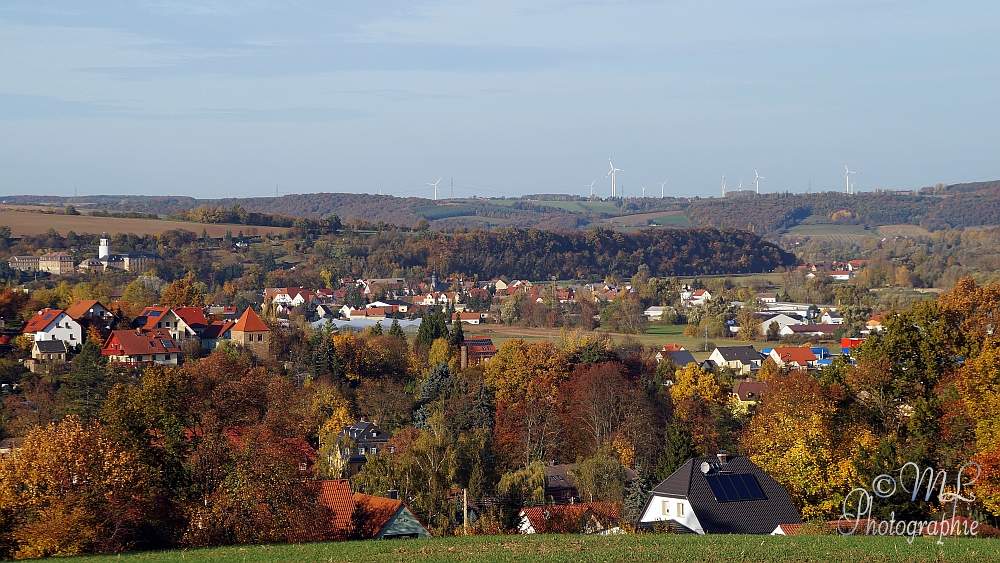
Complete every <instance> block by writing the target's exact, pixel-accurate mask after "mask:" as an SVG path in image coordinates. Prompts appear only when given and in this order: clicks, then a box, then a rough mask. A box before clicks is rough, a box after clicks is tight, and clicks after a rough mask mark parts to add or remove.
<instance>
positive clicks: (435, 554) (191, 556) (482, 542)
mask: <svg viewBox="0 0 1000 563" xmlns="http://www.w3.org/2000/svg"><path fill="white" fill-rule="evenodd" d="M997 552H1000V540H991V539H956V538H947V539H946V540H945V541H944V545H943V546H938V545H936V542H935V539H934V538H917V539H916V540H915V541H914V542H913V543H912V544H907V543H906V540H905V539H903V538H899V537H840V536H741V535H714V536H699V535H693V534H692V535H672V534H662V535H652V534H650V535H619V536H595V535H591V536H580V535H558V536H551V535H527V536H470V537H464V538H463V537H450V538H435V539H426V540H380V541H363V542H359V541H353V542H335V543H309V544H294V545H265V546H232V547H219V548H207V549H185V550H173V551H159V552H144V553H130V554H123V555H109V556H92V557H75V558H68V559H66V561H72V562H74V563H90V562H94V563H98V562H105V561H107V562H110V561H115V562H121V563H166V562H172V561H185V562H192V563H198V562H201V561H212V562H221V563H230V562H231V563H257V562H260V563H271V562H279V561H280V562H283V561H301V562H312V561H315V562H320V561H323V562H326V561H385V562H397V561H398V562H400V563H412V562H428V563H432V562H459V561H461V562H466V561H471V562H482V563H500V562H513V561H539V562H542V561H544V562H546V563H548V562H563V561H566V562H569V561H573V562H576V561H582V562H591V561H593V562H596V561H622V562H633V561H634V562H643V561H666V562H703V563H736V562H748V561H769V562H774V563H806V562H811V563H828V562H829V563H840V562H843V561H853V562H858V563H862V562H863V563H897V562H898V563H903V562H906V563H931V562H935V563H972V562H985V561H996V554H997Z"/></svg>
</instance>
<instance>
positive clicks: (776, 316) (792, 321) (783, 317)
mask: <svg viewBox="0 0 1000 563" xmlns="http://www.w3.org/2000/svg"><path fill="white" fill-rule="evenodd" d="M805 322H806V321H805V320H804V319H802V318H801V317H799V316H798V315H788V314H785V313H770V314H763V315H761V321H760V333H761V334H763V335H766V334H767V331H768V329H770V328H771V323H778V331H779V334H780V331H781V329H783V328H785V327H786V326H790V325H800V324H805Z"/></svg>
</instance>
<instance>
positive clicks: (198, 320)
mask: <svg viewBox="0 0 1000 563" xmlns="http://www.w3.org/2000/svg"><path fill="white" fill-rule="evenodd" d="M174 314H175V315H177V316H178V317H180V319H181V320H182V321H184V324H186V325H188V326H189V327H191V328H193V329H198V328H205V327H207V326H208V319H206V318H205V310H204V309H202V308H201V307H180V308H177V309H174Z"/></svg>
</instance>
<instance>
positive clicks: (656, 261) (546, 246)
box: [347, 227, 795, 280]
mask: <svg viewBox="0 0 1000 563" xmlns="http://www.w3.org/2000/svg"><path fill="white" fill-rule="evenodd" d="M347 253H348V254H350V255H352V256H356V257H364V258H365V259H366V261H367V262H368V263H369V264H371V265H373V266H374V265H378V266H379V267H378V271H393V270H400V269H407V268H411V267H414V266H426V267H431V268H435V269H437V271H438V272H458V273H463V274H465V275H467V276H472V275H475V274H478V275H479V277H480V278H483V279H487V278H495V277H500V276H507V277H508V278H511V279H513V278H519V279H530V280H547V279H552V278H553V277H555V278H557V279H584V278H588V277H591V276H595V275H596V276H600V277H601V278H603V277H604V276H605V275H608V274H614V275H618V276H624V277H630V276H631V275H632V274H634V273H635V272H636V270H637V269H638V268H639V266H640V265H642V264H645V265H646V266H648V267H649V272H650V274H651V275H654V276H660V277H662V276H676V275H707V274H725V273H750V272H766V271H770V270H774V269H775V268H778V267H781V266H791V265H793V264H794V263H795V259H794V257H793V256H792V255H791V254H789V253H787V252H785V251H784V250H781V249H780V248H778V246H776V245H775V244H773V243H771V242H768V241H765V240H763V239H761V238H760V237H759V236H757V235H754V234H753V233H750V232H747V231H738V230H735V229H725V230H720V229H709V228H704V229H648V230H644V231H639V232H635V233H621V232H617V231H613V230H611V229H606V228H596V229H593V230H591V231H588V232H585V233H582V232H563V233H555V232H551V231H542V230H537V229H517V228H513V227H506V228H502V229H494V230H482V229H479V230H473V231H468V232H456V233H452V234H443V233H433V232H426V233H423V234H421V235H418V236H413V237H404V236H380V237H363V238H360V237H359V238H355V239H353V240H352V241H350V246H349V248H348V249H347Z"/></svg>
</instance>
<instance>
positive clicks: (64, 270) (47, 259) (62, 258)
mask: <svg viewBox="0 0 1000 563" xmlns="http://www.w3.org/2000/svg"><path fill="white" fill-rule="evenodd" d="M38 269H39V270H41V271H43V272H48V273H50V274H53V275H56V276H62V275H65V274H72V273H73V271H74V268H73V257H72V256H70V255H69V254H67V253H65V252H47V253H45V254H42V255H41V256H39V257H38Z"/></svg>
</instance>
